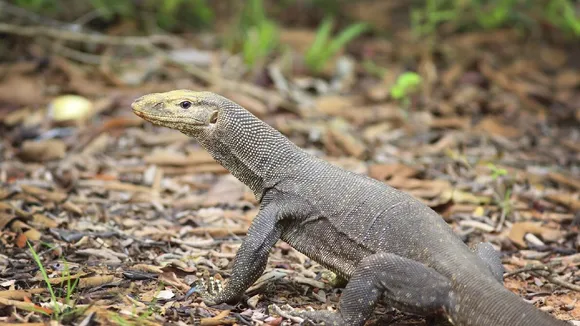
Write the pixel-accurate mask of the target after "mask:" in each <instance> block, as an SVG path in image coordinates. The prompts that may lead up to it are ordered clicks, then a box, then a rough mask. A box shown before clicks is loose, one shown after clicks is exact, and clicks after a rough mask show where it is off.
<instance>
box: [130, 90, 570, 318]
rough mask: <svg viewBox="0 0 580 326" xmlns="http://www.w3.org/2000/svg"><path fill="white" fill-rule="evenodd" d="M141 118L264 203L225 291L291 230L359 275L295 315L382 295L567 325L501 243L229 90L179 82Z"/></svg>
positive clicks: (342, 313) (246, 282) (257, 269)
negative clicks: (351, 166) (458, 226)
mask: <svg viewBox="0 0 580 326" xmlns="http://www.w3.org/2000/svg"><path fill="white" fill-rule="evenodd" d="M131 107H132V109H133V112H134V113H135V114H136V115H138V116H139V117H141V118H143V119H145V120H147V121H150V122H152V123H154V124H156V125H161V126H165V127H168V128H172V129H176V130H179V131H181V132H182V133H184V134H186V135H188V136H190V137H193V138H195V139H196V140H197V141H198V142H199V144H200V145H201V146H202V147H204V148H205V149H206V150H207V151H208V152H209V153H210V154H211V155H212V157H213V158H214V159H215V160H216V161H218V162H219V163H220V164H221V165H223V166H224V167H225V168H226V169H228V170H229V171H230V173H231V174H233V175H234V176H235V177H237V178H238V179H239V180H240V181H241V182H243V183H244V184H246V185H247V186H248V187H249V188H250V189H251V190H252V192H253V193H254V195H255V197H256V199H257V200H258V202H259V203H260V209H259V213H258V214H257V216H256V217H255V218H254V220H253V221H252V223H251V225H250V227H249V229H248V232H247V237H246V238H245V240H244V241H243V243H242V245H241V246H240V248H239V250H238V252H237V253H236V256H235V259H234V264H233V267H232V273H231V277H230V278H229V280H228V282H227V283H226V284H225V286H224V288H223V290H222V291H221V292H219V293H217V294H213V295H206V296H205V299H204V301H205V302H206V303H207V304H208V305H214V304H218V303H223V302H235V301H237V300H239V298H240V297H241V296H242V295H243V294H244V292H245V291H246V289H248V288H249V287H250V286H251V285H252V284H253V283H254V282H255V281H256V280H257V279H258V278H259V277H260V276H261V274H262V273H263V271H264V269H265V267H266V264H267V260H268V254H269V251H270V249H271V248H272V247H273V246H274V245H275V243H276V242H277V241H278V240H279V239H282V240H283V241H286V242H287V243H288V244H290V245H291V246H292V247H294V248H295V249H297V250H298V251H300V252H302V253H304V254H305V255H306V256H308V257H310V258H311V259H313V260H315V261H317V262H319V263H320V264H322V265H323V266H325V267H327V268H328V269H330V270H331V271H333V272H335V273H336V274H337V275H338V276H340V277H341V278H344V279H346V280H348V284H347V285H346V288H345V289H344V291H343V294H342V296H341V299H340V303H339V310H338V312H329V311H302V312H295V314H297V315H299V316H301V317H304V318H308V319H310V320H312V321H314V322H319V323H324V324H326V325H363V324H364V323H365V321H366V320H367V319H368V318H369V317H370V316H371V314H372V312H373V310H374V307H375V305H376V303H377V302H378V301H379V300H380V299H382V300H384V302H386V303H387V304H389V305H390V306H393V307H395V308H397V309H400V310H401V311H405V312H411V313H416V314H421V315H426V316H431V315H440V316H444V317H445V318H447V319H448V320H449V321H450V322H451V323H452V324H454V325H461V326H466V325H473V326H492V325H494V326H524V325H525V326H530V325H554V326H556V325H568V323H566V322H564V321H560V320H557V319H555V318H554V317H552V316H550V315H549V314H548V313H545V312H542V311H541V310H539V309H537V308H536V307H534V306H533V305H531V304H529V303H527V302H525V301H523V300H522V299H521V298H519V297H518V296H517V295H516V294H514V293H512V292H510V291H509V290H507V289H506V288H505V287H504V286H503V281H502V273H503V266H502V264H501V261H500V259H499V254H498V253H497V252H496V251H495V250H494V249H493V247H491V245H490V244H480V245H478V246H477V247H476V250H471V249H470V248H469V247H468V246H467V245H466V244H465V243H464V242H463V241H462V240H461V239H460V238H459V237H458V236H457V235H456V234H455V233H454V232H453V231H452V229H451V228H450V227H449V225H448V224H447V223H446V222H445V221H444V220H443V219H442V218H441V216H440V215H439V214H437V213H436V212H435V211H433V210H432V209H431V208H429V207H428V206H427V205H425V204H423V203H422V202H421V201H419V200H418V199H416V198H414V197H412V196H411V195H409V194H407V193H404V192H402V191H399V190H397V189H395V188H393V187H390V186H388V185H386V184H385V183H383V182H381V181H378V180H375V179H372V178H370V177H367V176H364V175H360V174H356V173H354V172H350V171H347V170H344V169H342V168H340V167H338V166H335V165H332V164H330V163H328V162H326V161H324V160H322V159H320V158H318V157H315V156H314V155H311V154H309V153H307V152H306V151H304V150H302V149H301V148H299V147H298V146H296V145H295V144H294V143H292V142H291V141H290V140H289V139H287V138H286V137H285V136H283V135H282V134H281V133H280V132H278V131H277V130H276V129H274V128H272V127H271V126H269V125H268V124H266V123H265V122H263V121H261V120H260V119H258V118H257V117H256V116H254V115H252V114H251V113H250V112H248V111H247V110H245V109H244V108H242V107H241V106H239V105H237V104H236V103H234V102H233V101H230V100H228V99H227V98H225V97H222V96H220V95H217V94H214V93H211V92H196V91H190V90H175V91H170V92H165V93H153V94H148V95H145V96H142V97H140V98H138V99H136V100H135V101H134V102H133V103H132V105H131Z"/></svg>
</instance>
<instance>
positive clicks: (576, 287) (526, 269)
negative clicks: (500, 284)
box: [504, 265, 580, 292]
mask: <svg viewBox="0 0 580 326" xmlns="http://www.w3.org/2000/svg"><path fill="white" fill-rule="evenodd" d="M525 272H530V273H531V274H533V275H534V276H538V277H544V278H545V279H546V280H548V281H549V282H552V283H554V284H556V285H560V286H562V287H565V288H567V289H570V290H573V291H578V292H580V285H576V284H572V283H570V282H566V281H564V280H561V279H560V278H558V277H556V276H555V275H554V273H553V272H552V270H551V269H550V268H549V267H548V266H546V265H539V266H538V265H534V266H527V267H524V268H520V269H518V270H515V271H513V272H509V273H506V274H504V278H506V277H509V276H511V275H515V274H519V273H525ZM540 272H545V273H540ZM546 273H549V274H546Z"/></svg>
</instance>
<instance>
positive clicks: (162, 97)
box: [131, 90, 219, 134]
mask: <svg viewBox="0 0 580 326" xmlns="http://www.w3.org/2000/svg"><path fill="white" fill-rule="evenodd" d="M212 99H214V100H212ZM131 108H132V109H133V113H135V114H136V115H138V116H139V117H141V118H143V119H145V120H147V121H149V122H152V123H154V124H156V125H160V126H164V127H168V128H172V129H177V130H179V131H182V132H184V133H187V134H195V133H197V132H200V131H210V129H213V127H214V125H215V124H217V123H218V118H219V105H217V103H216V102H215V94H213V93H210V92H195V91H190V90H175V91H170V92H165V93H152V94H147V95H145V96H142V97H140V98H138V99H136V100H135V101H134V102H133V103H132V104H131Z"/></svg>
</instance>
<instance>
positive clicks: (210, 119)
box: [209, 111, 218, 123]
mask: <svg viewBox="0 0 580 326" xmlns="http://www.w3.org/2000/svg"><path fill="white" fill-rule="evenodd" d="M217 119H218V113H217V111H216V112H214V113H212V114H211V117H209V122H210V123H216V122H217Z"/></svg>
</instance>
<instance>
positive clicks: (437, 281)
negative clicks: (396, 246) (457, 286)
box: [293, 253, 451, 326]
mask: <svg viewBox="0 0 580 326" xmlns="http://www.w3.org/2000/svg"><path fill="white" fill-rule="evenodd" d="M450 293H451V284H450V282H449V280H448V279H447V278H446V277H444V276H443V275H441V274H439V273H438V272H437V271H435V270H434V269H432V268H430V267H427V266H426V265H423V264H421V263H419V262H416V261H414V260H411V259H407V258H404V257H401V256H397V255H395V254H390V253H376V254H373V255H370V256H368V257H366V258H364V259H363V260H362V261H361V262H360V263H359V265H358V266H357V268H356V270H355V272H354V274H353V276H352V277H351V279H350V281H349V282H348V284H347V286H346V288H345V289H344V292H343V294H342V297H341V299H340V307H339V312H336V313H333V312H327V311H303V312H294V313H293V314H295V315H298V316H300V317H303V318H307V319H311V320H313V321H315V322H321V323H324V325H339V326H347V325H364V323H365V321H366V320H367V319H368V318H369V317H370V315H371V314H372V312H373V310H374V307H375V305H376V303H377V302H378V300H379V299H380V297H381V295H384V297H385V299H386V301H387V302H389V303H392V304H394V305H395V306H396V307H397V308H403V309H404V310H405V311H409V312H415V313H420V314H432V313H440V312H443V310H444V309H446V308H447V307H449V305H450V304H449V303H450Z"/></svg>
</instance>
